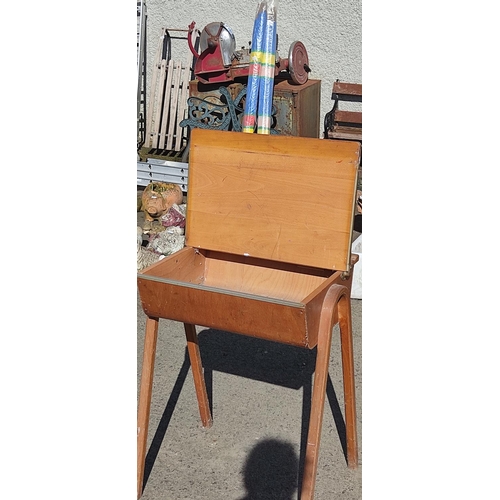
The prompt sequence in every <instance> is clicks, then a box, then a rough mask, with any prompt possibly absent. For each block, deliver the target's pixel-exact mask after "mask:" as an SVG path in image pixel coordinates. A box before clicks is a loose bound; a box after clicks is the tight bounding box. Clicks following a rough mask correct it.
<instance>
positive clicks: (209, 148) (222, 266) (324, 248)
mask: <svg viewBox="0 0 500 500" xmlns="http://www.w3.org/2000/svg"><path fill="white" fill-rule="evenodd" d="M190 148H191V149H190V175H189V181H188V182H189V190H188V200H187V225H186V245H187V246H186V247H185V248H183V249H182V250H181V251H179V252H177V253H175V254H173V255H171V256H168V257H166V258H164V259H163V260H161V261H160V262H158V263H157V264H153V265H152V266H150V267H148V268H146V269H144V270H143V271H142V273H141V274H139V275H138V289H139V294H140V298H141V302H142V307H143V309H144V312H145V313H146V315H147V320H146V332H145V344H144V358H143V365H142V376H141V385H140V396H139V408H138V436H137V451H138V472H137V487H138V497H140V496H141V494H142V487H143V484H142V483H143V477H144V466H145V456H146V443H147V432H148V425H149V411H150V404H151V394H152V383H153V370H154V359H155V346H156V339H157V335H158V322H159V319H160V318H166V319H170V320H175V321H179V322H182V323H184V328H185V334H186V339H187V349H188V353H189V358H190V362H191V368H192V372H193V378H194V383H195V389H196V394H197V399H198V405H199V411H200V415H201V421H202V424H203V426H205V427H209V426H211V424H212V416H211V413H210V406H209V401H208V397H207V390H206V386H205V381H204V375H203V368H202V360H201V356H200V350H199V346H198V339H197V334H196V329H195V325H200V326H205V327H208V328H214V329H217V330H223V331H226V332H232V333H237V334H243V335H249V336H253V337H258V338H263V339H267V340H272V341H276V342H281V343H285V344H290V345H294V346H300V347H303V348H306V349H313V348H314V347H317V357H316V367H315V376H314V387H313V395H312V402H311V416H310V424H309V430H308V438H307V447H306V455H305V465H304V471H303V482H302V490H301V499H302V500H311V499H312V498H313V494H314V485H315V478H316V472H317V464H318V451H319V441H320V435H321V426H322V419H323V409H324V402H325V397H326V384H327V378H328V365H329V359H330V346H331V340H332V329H333V326H334V325H335V324H337V323H338V324H339V328H340V337H341V359H342V370H343V384H344V402H345V422H346V437H347V439H346V440H347V463H348V466H349V467H351V468H356V467H357V464H358V451H357V434H356V406H355V393H354V358H353V343H352V326H351V308H350V307H351V305H350V291H351V282H352V268H353V266H354V264H355V263H356V261H357V259H358V256H357V255H352V256H351V253H350V249H351V239H352V229H353V213H354V204H355V194H356V180H357V172H358V164H359V155H360V145H359V144H358V143H356V142H350V141H326V140H321V139H313V138H302V137H287V136H270V135H257V134H244V133H241V132H223V131H212V130H204V129H194V130H193V131H192V136H191V146H190Z"/></svg>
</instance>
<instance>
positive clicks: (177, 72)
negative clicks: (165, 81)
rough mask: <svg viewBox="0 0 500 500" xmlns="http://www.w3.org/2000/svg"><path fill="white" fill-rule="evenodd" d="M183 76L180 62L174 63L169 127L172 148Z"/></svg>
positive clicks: (168, 141) (169, 144)
mask: <svg viewBox="0 0 500 500" xmlns="http://www.w3.org/2000/svg"><path fill="white" fill-rule="evenodd" d="M180 78H181V65H180V63H175V64H174V75H173V77H172V96H171V98H170V118H169V123H168V128H167V149H172V144H173V139H174V131H175V128H176V125H177V124H176V119H177V104H178V99H179V86H180V81H181V80H180Z"/></svg>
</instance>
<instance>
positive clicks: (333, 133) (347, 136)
mask: <svg viewBox="0 0 500 500" xmlns="http://www.w3.org/2000/svg"><path fill="white" fill-rule="evenodd" d="M328 139H341V140H342V139H343V140H347V141H361V140H362V135H361V129H357V130H355V129H354V128H353V127H345V128H342V127H339V128H338V129H335V130H329V131H328Z"/></svg>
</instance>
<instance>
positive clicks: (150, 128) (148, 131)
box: [144, 37, 163, 148]
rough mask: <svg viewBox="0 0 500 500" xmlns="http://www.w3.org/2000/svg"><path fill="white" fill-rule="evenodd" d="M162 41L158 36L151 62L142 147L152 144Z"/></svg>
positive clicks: (148, 146)
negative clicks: (153, 59)
mask: <svg viewBox="0 0 500 500" xmlns="http://www.w3.org/2000/svg"><path fill="white" fill-rule="evenodd" d="M162 41H163V37H160V39H159V41H158V48H157V51H156V57H155V61H154V64H153V75H152V78H151V90H150V94H149V102H148V112H147V117H146V140H145V143H144V147H147V148H150V147H152V146H153V137H152V131H153V111H154V107H155V102H156V92H157V87H158V71H159V66H160V64H161V62H160V60H161V49H162Z"/></svg>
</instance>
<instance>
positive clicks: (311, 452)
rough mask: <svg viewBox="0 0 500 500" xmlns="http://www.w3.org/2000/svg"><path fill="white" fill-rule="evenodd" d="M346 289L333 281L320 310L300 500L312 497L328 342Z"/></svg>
mask: <svg viewBox="0 0 500 500" xmlns="http://www.w3.org/2000/svg"><path fill="white" fill-rule="evenodd" d="M347 293H348V290H347V288H346V287H344V286H341V285H333V286H332V287H331V288H330V289H329V290H328V292H327V294H326V297H325V300H324V302H323V308H322V310H321V316H320V321H319V332H318V345H317V355H316V367H315V371H314V387H313V395H312V401H311V418H310V423H309V431H308V433H307V446H306V457H305V461H304V475H303V481H302V491H301V495H300V500H312V499H313V497H314V487H315V483H316V472H317V469H318V457H319V442H320V438H321V427H322V424H323V411H324V407H325V399H326V383H327V380H328V366H329V364H330V350H331V346H332V330H333V326H334V317H335V315H334V312H335V308H336V307H337V304H338V302H339V300H342V299H344V298H345V297H346V294H347Z"/></svg>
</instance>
